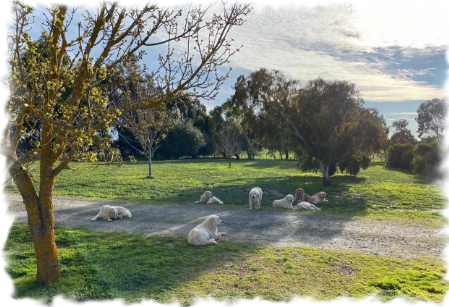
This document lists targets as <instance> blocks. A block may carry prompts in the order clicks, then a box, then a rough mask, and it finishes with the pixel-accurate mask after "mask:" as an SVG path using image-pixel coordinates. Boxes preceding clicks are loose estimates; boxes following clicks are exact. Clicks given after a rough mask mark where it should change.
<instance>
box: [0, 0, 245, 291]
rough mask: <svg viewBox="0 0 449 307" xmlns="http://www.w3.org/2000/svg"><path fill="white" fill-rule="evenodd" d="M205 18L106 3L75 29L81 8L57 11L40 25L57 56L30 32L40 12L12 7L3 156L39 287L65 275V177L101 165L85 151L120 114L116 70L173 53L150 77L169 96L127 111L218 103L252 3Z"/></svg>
mask: <svg viewBox="0 0 449 307" xmlns="http://www.w3.org/2000/svg"><path fill="white" fill-rule="evenodd" d="M206 11H207V9H206V10H202V9H201V8H200V7H194V6H192V7H191V8H190V9H189V10H188V11H187V12H182V11H174V10H170V9H161V8H158V7H157V6H153V5H144V6H142V7H140V8H130V9H126V8H123V7H121V6H120V5H119V4H118V3H112V2H111V3H108V2H103V3H101V4H100V6H99V8H98V9H97V10H96V11H95V13H92V12H91V11H86V12H84V18H83V19H82V21H81V22H80V23H78V24H76V25H73V24H72V21H73V20H74V19H73V17H74V14H75V9H69V7H67V6H66V5H54V6H52V7H50V8H49V12H48V14H47V15H46V19H45V20H44V22H43V23H42V24H41V25H38V28H39V29H40V30H42V32H41V33H42V41H43V42H45V44H46V46H45V50H46V51H48V52H40V50H39V45H40V43H39V41H38V40H35V39H33V38H32V37H31V36H30V35H29V34H28V33H32V29H33V26H34V25H33V20H34V18H33V17H31V15H32V12H33V9H32V8H31V7H30V6H27V5H24V4H22V3H19V2H14V3H13V21H12V25H11V31H10V34H9V37H8V46H9V53H8V56H9V59H8V64H9V68H10V73H9V76H8V82H9V87H10V93H11V95H10V97H9V99H8V101H7V103H6V110H7V112H9V114H10V116H11V121H10V122H9V124H8V125H7V127H6V130H5V134H4V137H3V139H2V147H3V150H2V153H4V154H5V156H6V161H7V164H8V165H10V168H9V173H10V174H11V176H12V177H13V178H14V181H15V182H16V185H17V188H18V190H19V192H20V194H21V195H22V197H23V201H24V204H25V207H26V210H27V214H28V225H29V228H30V233H31V237H32V241H33V245H34V249H35V254H36V263H37V274H36V280H37V282H39V283H48V282H54V281H57V280H58V279H59V276H60V266H59V260H58V253H57V247H56V243H55V239H54V218H53V190H54V187H55V182H56V178H57V176H58V175H59V174H60V173H61V172H62V171H63V170H64V169H66V168H67V167H68V165H69V162H70V161H71V160H72V158H83V159H92V160H94V159H95V158H96V153H95V152H89V151H88V150H86V149H87V148H90V146H91V145H92V142H93V141H92V139H93V137H94V136H95V134H96V133H97V131H109V128H110V126H111V124H112V123H113V121H114V120H115V118H116V117H117V115H119V114H120V113H119V111H118V110H116V109H114V108H109V107H108V97H107V91H106V90H105V87H106V86H108V85H111V84H107V83H105V82H104V80H106V79H107V77H108V76H109V75H110V74H111V73H113V72H114V70H115V68H116V67H117V66H118V65H119V64H120V63H123V62H126V61H127V60H128V59H129V57H130V55H134V56H135V57H136V58H137V59H139V60H140V59H141V58H142V57H143V55H144V53H145V52H146V51H145V50H147V49H150V48H152V47H157V46H162V45H164V46H165V48H163V49H159V50H167V53H166V54H161V55H160V56H159V57H158V60H156V61H154V63H152V64H154V65H151V67H152V68H154V70H152V71H151V72H150V74H151V76H152V79H153V80H154V82H155V85H156V87H157V88H160V89H161V91H160V92H161V93H162V94H161V95H160V96H157V97H153V98H151V99H148V100H147V101H145V102H144V103H139V105H138V106H137V105H136V104H134V103H132V104H129V105H127V106H126V108H128V109H137V108H153V107H158V106H160V105H163V104H164V103H166V102H167V101H169V100H171V99H174V98H176V97H177V96H178V95H179V94H181V93H185V92H186V91H187V92H192V93H195V95H196V96H197V97H203V98H213V97H214V96H215V94H216V93H217V90H218V88H219V87H220V86H221V85H222V84H223V82H224V81H225V79H226V78H227V76H228V74H227V73H226V72H225V73H224V74H223V75H221V74H218V71H219V70H218V69H217V68H218V67H219V66H221V65H223V64H225V63H228V61H229V59H230V57H231V56H232V54H234V52H236V51H237V50H236V49H232V48H231V41H230V39H228V38H227V36H228V34H229V31H230V30H231V29H232V28H233V27H234V26H240V25H242V24H243V23H244V21H245V20H244V18H245V16H246V15H247V14H248V12H249V11H250V5H247V4H230V5H227V4H223V10H221V12H222V13H221V14H216V13H215V14H209V15H207V14H206ZM156 32H157V33H158V37H155V35H154V34H155V33H156ZM68 33H70V34H75V37H73V39H72V37H71V36H69V35H68ZM158 38H159V39H160V40H159V39H158ZM204 38H206V39H204ZM175 46H176V47H177V50H180V48H182V47H184V52H183V53H181V54H180V55H179V56H177V55H175V54H174V53H173V48H174V47H175ZM178 47H179V48H178ZM97 52H98V53H97ZM97 54H98V55H97ZM123 81H124V82H125V80H123ZM30 122H36V123H37V122H40V123H41V125H40V126H39V128H34V129H39V133H36V132H34V134H36V135H38V138H39V139H37V140H36V142H34V148H33V149H31V150H29V151H28V152H27V154H26V155H20V156H19V155H17V148H18V145H19V143H20V140H21V139H22V137H23V136H24V135H26V123H30ZM35 156H37V157H39V162H40V164H39V172H40V176H39V180H36V182H37V185H38V187H37V188H35V186H34V185H33V175H32V173H31V172H30V165H31V163H32V162H33V161H34V157H35Z"/></svg>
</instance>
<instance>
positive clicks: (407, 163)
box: [401, 150, 414, 170]
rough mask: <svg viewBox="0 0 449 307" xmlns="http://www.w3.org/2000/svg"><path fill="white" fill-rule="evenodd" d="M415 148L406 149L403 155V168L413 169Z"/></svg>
mask: <svg viewBox="0 0 449 307" xmlns="http://www.w3.org/2000/svg"><path fill="white" fill-rule="evenodd" d="M413 156H414V154H413V150H409V151H406V152H404V153H403V154H402V157H401V168H403V169H406V170H412V159H413Z"/></svg>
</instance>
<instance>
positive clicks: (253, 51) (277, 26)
mask: <svg viewBox="0 0 449 307" xmlns="http://www.w3.org/2000/svg"><path fill="white" fill-rule="evenodd" d="M281 2H282V1H281ZM359 2H362V3H363V4H362V3H352V4H351V3H350V2H344V3H343V2H337V1H333V2H329V1H327V2H321V3H320V4H321V5H319V6H312V5H310V4H309V5H305V4H306V3H299V4H296V5H292V4H291V3H289V2H287V3H282V4H281V5H277V6H276V7H269V6H266V5H257V6H256V8H255V10H254V11H253V12H252V14H250V15H249V16H248V21H247V23H246V24H245V25H244V26H243V27H240V28H238V29H235V31H233V32H232V37H233V38H234V39H235V42H236V44H243V45H244V47H243V48H242V50H241V51H240V52H239V53H238V54H237V55H236V56H235V57H234V58H233V60H232V64H233V66H234V67H235V68H237V69H236V70H235V71H234V72H233V75H231V78H230V80H229V82H228V83H229V85H228V84H226V85H225V86H224V87H223V90H222V92H221V93H220V95H219V96H218V98H217V100H216V101H214V102H209V103H208V104H209V107H210V106H212V105H214V104H215V103H217V102H218V103H220V102H222V101H224V100H225V99H226V98H227V97H228V96H229V95H231V94H232V88H231V86H232V84H233V81H235V78H236V76H237V75H240V74H246V73H248V72H251V71H254V70H257V69H258V68H260V67H266V68H268V69H279V70H281V71H282V72H284V73H285V74H286V75H287V76H289V77H291V78H295V79H299V80H304V81H307V80H310V79H312V78H316V77H318V76H321V77H323V78H326V79H339V80H348V81H351V82H354V83H355V84H357V87H358V89H359V90H360V92H361V94H362V97H363V98H364V100H365V102H366V103H365V104H366V106H368V107H376V108H378V109H379V110H380V111H381V112H382V113H383V114H384V116H385V118H386V119H387V122H388V124H391V123H392V122H393V121H394V120H397V119H400V118H405V119H407V120H408V121H409V122H410V129H411V130H412V132H415V131H416V130H417V124H416V121H415V117H416V110H417V108H418V106H419V105H420V104H421V103H422V102H423V101H425V100H427V99H432V98H443V97H444V91H443V88H444V84H445V80H446V71H447V62H446V50H447V46H448V45H449V44H448V39H449V35H448V34H447V33H449V31H448V30H449V29H448V23H447V21H446V20H447V19H448V18H447V17H448V15H447V12H449V10H448V5H447V4H443V1H408V2H401V1H388V2H382V1H359ZM392 2H394V3H392ZM314 3H316V2H314Z"/></svg>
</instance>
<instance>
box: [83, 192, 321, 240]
mask: <svg viewBox="0 0 449 307" xmlns="http://www.w3.org/2000/svg"><path fill="white" fill-rule="evenodd" d="M262 195H263V191H262V189H261V188H258V187H256V188H252V189H251V191H250V192H249V210H250V211H251V210H252V209H253V206H254V207H255V209H256V210H259V209H260V205H261V203H262ZM294 201H298V203H297V204H296V206H293V202H294ZM325 201H327V199H326V193H325V192H318V193H316V194H315V195H313V196H309V195H307V194H306V193H305V192H304V189H302V188H298V189H297V190H296V191H295V197H293V195H292V194H288V195H287V196H285V197H284V198H283V199H279V200H275V201H273V207H280V208H287V209H294V210H295V209H305V210H321V209H319V208H318V207H316V206H315V204H318V203H321V202H325ZM195 203H205V204H213V203H218V204H223V202H222V201H221V200H219V199H218V198H217V197H215V196H212V192H210V191H206V192H204V193H203V195H201V198H200V200H199V201H196V202H195ZM131 217H132V214H131V212H130V211H129V210H128V209H126V208H125V207H120V206H110V205H104V206H102V207H101V208H100V212H99V213H98V214H97V216H95V217H94V218H93V219H92V221H96V220H98V219H104V220H107V221H108V222H112V220H113V219H123V218H131ZM221 224H223V221H222V220H221V219H220V218H219V217H218V216H217V215H211V216H208V217H207V218H206V220H205V221H204V222H203V223H201V224H199V225H198V226H196V227H195V228H193V229H192V230H190V232H189V235H188V236H187V242H188V243H189V244H191V245H209V244H217V241H216V240H218V239H221V237H222V236H225V235H226V233H225V232H218V226H219V225H221Z"/></svg>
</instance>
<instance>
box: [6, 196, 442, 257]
mask: <svg viewBox="0 0 449 307" xmlns="http://www.w3.org/2000/svg"><path fill="white" fill-rule="evenodd" d="M6 199H7V200H8V201H9V203H10V206H9V209H8V210H9V212H10V213H11V214H14V215H15V216H16V221H26V212H25V206H24V205H23V204H22V198H21V196H20V195H18V194H7V195H6ZM106 204H109V205H116V206H117V205H120V206H124V207H127V208H128V209H130V210H131V212H132V214H133V217H132V218H131V219H123V220H116V221H113V222H107V221H103V220H98V221H95V222H94V221H91V220H90V219H91V218H93V217H94V216H95V215H96V214H97V213H98V211H99V208H100V207H101V206H102V205H106ZM265 205H266V204H265ZM54 210H55V212H54V215H55V223H56V225H58V226H64V227H69V228H70V227H84V228H89V229H94V230H99V231H127V232H129V233H134V234H143V235H175V236H185V237H187V234H188V233H189V231H190V229H192V228H193V227H194V226H196V225H197V224H199V223H201V222H202V221H203V220H204V218H205V217H206V216H208V215H212V214H216V215H218V216H220V218H221V219H222V220H223V221H224V224H223V225H222V226H221V227H220V229H219V230H220V231H224V232H226V233H227V236H226V237H224V239H223V240H226V241H235V242H253V243H257V244H264V245H268V246H281V247H284V246H309V247H314V248H320V249H330V250H337V251H344V252H346V251H360V252H364V253H369V254H374V255H382V256H389V257H394V258H400V259H407V258H414V257H434V258H442V252H443V249H444V247H445V244H446V243H447V241H448V240H447V237H446V236H444V235H443V234H441V233H440V232H441V229H435V228H426V227H422V226H419V225H414V224H411V223H406V224H395V225H393V224H389V223H387V222H385V221H367V219H363V220H360V219H357V218H354V217H351V216H344V215H338V216H329V215H323V214H320V213H319V212H318V213H316V214H306V213H305V212H304V211H300V212H298V211H296V210H295V211H291V210H285V211H272V210H270V211H268V210H264V208H263V206H262V208H261V210H260V211H254V210H253V211H252V212H249V211H248V208H247V207H244V208H243V207H242V208H236V207H227V206H225V205H223V206H216V205H214V206H210V205H196V204H192V205H177V204H170V205H168V204H167V205H148V204H135V203H128V202H124V201H103V200H94V199H80V198H71V197H54Z"/></svg>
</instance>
